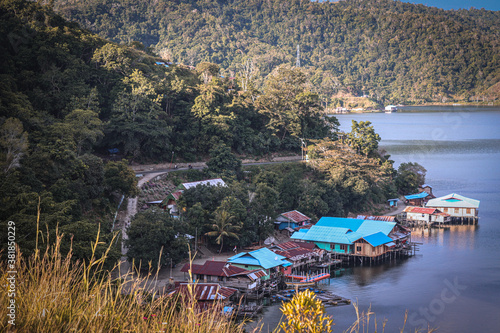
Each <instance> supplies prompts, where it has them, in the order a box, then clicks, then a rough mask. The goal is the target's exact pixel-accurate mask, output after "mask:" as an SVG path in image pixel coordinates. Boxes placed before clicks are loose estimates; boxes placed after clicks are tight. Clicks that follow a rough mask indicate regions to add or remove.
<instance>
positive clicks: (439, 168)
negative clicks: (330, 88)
mask: <svg viewBox="0 0 500 333" xmlns="http://www.w3.org/2000/svg"><path fill="white" fill-rule="evenodd" d="M337 118H338V119H339V121H340V124H341V129H342V130H344V131H346V132H349V131H350V128H351V120H352V119H354V120H356V121H365V120H368V121H371V122H372V125H373V126H374V128H375V131H376V132H377V133H379V134H380V136H381V137H382V141H381V142H380V146H381V148H384V149H386V150H387V152H388V153H389V154H390V155H391V159H393V160H394V161H395V166H396V167H397V166H398V165H399V164H401V163H402V162H418V163H420V164H421V165H423V166H424V167H425V168H426V169H427V178H426V182H427V183H428V184H430V185H431V186H433V193H434V195H436V196H442V195H446V194H450V193H453V192H456V193H459V194H461V195H464V196H466V197H470V198H473V199H477V200H480V201H481V205H480V209H479V217H480V218H479V225H478V226H455V227H452V228H450V229H441V230H438V229H432V230H430V231H428V230H419V231H414V232H413V234H412V240H413V241H415V242H421V243H423V245H421V246H420V251H419V252H417V255H416V256H414V257H411V258H409V259H407V260H401V261H399V262H397V263H391V264H384V265H379V266H374V267H356V268H350V269H345V270H343V271H341V272H339V274H338V275H337V276H336V277H335V278H332V279H330V281H329V285H327V286H325V287H326V288H327V289H329V290H331V291H333V292H335V293H337V294H339V295H341V296H344V297H348V298H351V299H352V300H354V301H355V300H356V299H357V301H358V303H359V308H360V310H362V311H367V310H368V308H369V307H370V306H371V311H373V312H374V313H375V315H376V319H377V322H378V330H379V332H380V331H382V330H381V327H382V322H383V321H384V319H387V324H386V328H385V332H399V330H400V329H401V328H402V327H403V320H404V316H405V312H406V311H407V312H408V320H407V323H406V326H405V331H406V332H413V331H414V329H415V328H427V326H429V327H433V328H437V329H438V332H500V108H498V107H497V108H494V107H487V108H486V107H482V108H479V107H477V108H476V107H441V106H440V107H414V108H402V109H400V111H398V112H397V113H392V114H385V113H364V114H345V115H338V116H337ZM327 312H328V314H330V315H332V316H333V318H334V322H335V323H336V325H335V329H334V332H343V331H344V330H346V329H347V328H348V327H349V326H350V325H351V324H352V323H353V322H354V321H355V319H356V315H355V310H354V308H353V307H352V306H340V307H335V308H327ZM280 316H281V313H280V311H279V305H274V306H272V307H269V308H267V309H266V310H265V312H264V315H263V317H262V322H263V323H264V325H265V331H266V332H267V331H268V330H269V331H272V329H273V328H274V327H275V326H276V325H277V323H278V322H279V319H280ZM369 331H370V332H374V326H373V318H372V319H371V324H370V330H369Z"/></svg>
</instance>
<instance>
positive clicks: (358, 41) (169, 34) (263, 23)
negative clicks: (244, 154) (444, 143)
mask: <svg viewBox="0 0 500 333" xmlns="http://www.w3.org/2000/svg"><path fill="white" fill-rule="evenodd" d="M55 3H56V5H55V8H56V9H57V11H58V12H59V13H61V14H62V15H63V16H65V17H67V18H69V19H71V20H75V21H78V22H80V23H81V24H82V25H83V26H84V27H86V28H88V29H91V30H92V31H94V32H96V33H98V34H100V35H101V36H104V37H106V38H109V39H112V40H114V41H116V42H122V43H129V42H131V41H140V42H142V43H144V45H146V46H151V47H152V48H154V50H155V52H157V53H158V54H159V55H161V56H162V57H163V58H165V59H169V60H171V61H174V62H179V63H184V64H188V65H196V64H197V63H199V62H201V61H208V62H212V63H216V64H219V65H220V66H221V68H222V69H223V74H226V75H229V76H237V75H238V73H241V72H242V68H243V67H244V66H243V65H244V64H245V63H246V62H247V61H249V62H250V64H251V62H254V64H255V68H256V69H258V70H259V74H260V75H259V76H256V78H255V81H256V83H255V84H257V85H258V84H259V77H260V78H263V77H265V75H266V74H267V73H269V72H270V71H271V70H272V69H273V68H275V67H276V66H278V65H279V64H282V63H286V64H291V65H294V64H295V63H296V54H297V45H298V44H299V45H300V62H301V66H302V67H305V68H306V69H307V70H308V72H309V74H310V80H311V82H312V83H313V84H314V87H315V89H316V91H317V92H320V93H321V94H322V97H323V98H325V99H330V98H332V97H333V96H338V95H341V94H346V93H347V94H352V95H362V94H366V95H369V96H371V97H372V98H374V99H377V100H379V101H380V102H392V103H397V102H425V101H443V100H448V101H450V100H460V99H465V100H467V99H469V98H470V99H476V98H477V97H478V96H481V97H480V98H482V96H487V97H488V98H490V100H491V98H494V97H496V98H498V95H499V91H500V87H499V81H500V56H499V54H500V45H499V43H500V29H499V27H500V12H498V11H496V12H495V11H486V10H484V9H480V10H477V9H471V10H458V11H454V10H451V11H445V10H442V9H438V8H433V7H426V6H423V5H414V4H408V3H401V2H399V1H393V0H347V1H340V2H321V3H317V2H311V1H307V0H228V1H214V0H199V1H165V0H142V1H135V0H81V1H80V0H78V1H74V0H55Z"/></svg>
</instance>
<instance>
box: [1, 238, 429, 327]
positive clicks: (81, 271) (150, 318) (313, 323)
mask: <svg viewBox="0 0 500 333" xmlns="http://www.w3.org/2000/svg"><path fill="white" fill-rule="evenodd" d="M61 239H62V236H59V237H58V238H57V239H56V242H55V244H54V246H53V247H51V248H48V249H47V250H46V251H45V253H44V254H40V253H39V252H36V253H35V254H34V255H32V256H31V257H30V258H29V259H23V258H22V256H21V253H19V252H17V254H16V267H15V268H16V271H17V273H16V274H14V275H12V273H9V271H12V269H11V268H10V269H9V267H8V265H7V263H6V262H3V263H1V266H0V276H1V279H2V281H7V277H9V276H15V284H14V285H15V293H16V295H15V304H16V311H15V312H16V316H15V326H13V325H11V324H9V322H8V320H7V318H8V317H7V314H8V311H9V309H8V308H7V306H1V307H0V318H3V320H1V321H0V331H2V332H30V333H31V332H172V333H181V332H182V333H197V332H199V333H202V332H203V333H205V332H217V333H243V332H245V328H244V325H245V323H236V322H234V321H233V320H232V319H231V318H229V317H227V316H225V315H223V314H222V311H221V308H220V307H214V308H212V309H209V310H206V311H200V310H199V307H198V306H197V305H196V300H195V297H194V295H193V294H192V289H190V291H191V293H190V294H189V295H187V297H184V298H182V299H181V298H180V297H168V296H158V295H155V294H147V293H145V291H144V288H143V287H142V286H144V285H147V283H146V282H147V279H149V278H150V277H151V275H148V276H147V277H145V278H142V279H137V278H135V279H129V280H130V282H129V283H126V284H125V283H123V282H122V281H123V280H115V279H113V278H112V277H111V274H110V273H109V272H108V271H105V270H104V269H103V264H104V262H105V259H106V255H107V252H106V253H105V254H104V255H103V257H101V258H95V257H94V255H92V258H91V259H90V261H89V262H88V263H87V264H85V263H82V262H77V263H75V262H72V261H71V255H72V254H71V252H70V253H68V255H67V256H66V257H62V256H61V255H60V253H59V250H60V242H61ZM98 244H99V235H98V237H97V241H96V242H95V243H94V244H93V251H92V253H95V249H96V248H97V245H98ZM122 278H125V279H124V280H127V276H125V277H123V276H122ZM8 288H9V284H6V283H2V284H0V304H3V305H6V304H9V302H10V300H11V298H10V296H9V292H8ZM354 306H355V309H356V315H357V320H356V321H355V322H354V323H353V325H352V326H351V327H350V328H349V329H348V330H347V331H346V333H359V332H363V333H365V332H367V333H368V332H369V331H370V327H371V325H370V319H371V317H372V316H374V313H372V312H371V311H370V310H368V312H367V313H359V311H358V307H357V305H356V304H355V305H354ZM281 310H282V312H283V318H282V320H281V323H280V325H279V326H278V327H277V328H276V329H275V330H274V331H273V333H278V332H286V333H305V332H311V333H313V332H314V333H320V332H321V333H323V332H325V333H326V332H332V330H333V325H334V324H333V319H332V318H331V317H330V316H328V315H326V313H325V309H324V306H323V305H322V304H321V302H320V301H319V300H317V299H316V298H315V295H314V293H312V292H309V291H308V290H307V291H305V292H300V293H297V294H296V295H295V296H294V298H293V299H292V301H291V302H290V303H286V304H285V303H284V304H283V305H282V309H281ZM374 323H375V325H374V326H375V327H374V332H378V328H377V324H376V320H375V321H374ZM405 323H406V318H405ZM260 331H262V326H260V327H257V328H256V329H255V330H253V331H252V332H254V333H255V332H260ZM381 331H382V332H384V331H385V322H384V323H383V324H382V328H381ZM404 331H405V329H404V326H403V329H401V330H400V332H404ZM417 331H418V330H416V331H415V332H417ZM427 332H434V330H433V329H428V330H427Z"/></svg>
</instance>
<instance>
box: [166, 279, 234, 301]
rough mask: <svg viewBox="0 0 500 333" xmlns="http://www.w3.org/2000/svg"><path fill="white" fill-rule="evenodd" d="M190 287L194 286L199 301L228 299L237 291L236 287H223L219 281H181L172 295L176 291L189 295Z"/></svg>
mask: <svg viewBox="0 0 500 333" xmlns="http://www.w3.org/2000/svg"><path fill="white" fill-rule="evenodd" d="M189 287H191V288H193V294H194V296H195V298H196V300H198V301H215V300H218V299H222V300H223V299H227V298H229V297H231V296H232V295H233V294H234V293H235V292H236V291H237V290H236V289H234V288H229V287H221V286H220V285H219V284H218V283H181V284H180V285H179V286H178V287H177V288H176V289H175V290H174V291H173V292H171V293H170V295H173V294H175V293H181V294H184V295H189V289H188V288H189Z"/></svg>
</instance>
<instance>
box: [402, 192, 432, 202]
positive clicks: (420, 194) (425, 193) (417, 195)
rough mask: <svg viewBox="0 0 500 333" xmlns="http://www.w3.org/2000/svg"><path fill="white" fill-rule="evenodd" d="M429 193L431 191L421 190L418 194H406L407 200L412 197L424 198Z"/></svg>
mask: <svg viewBox="0 0 500 333" xmlns="http://www.w3.org/2000/svg"><path fill="white" fill-rule="evenodd" d="M428 195H429V193H427V192H420V193H417V194H410V195H405V198H406V199H407V200H411V199H423V198H425V197H426V196H428Z"/></svg>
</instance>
